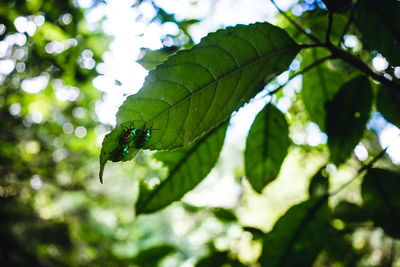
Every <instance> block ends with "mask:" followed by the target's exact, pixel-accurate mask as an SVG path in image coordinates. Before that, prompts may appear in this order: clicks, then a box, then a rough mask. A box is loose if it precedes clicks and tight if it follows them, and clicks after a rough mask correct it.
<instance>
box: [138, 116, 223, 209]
mask: <svg viewBox="0 0 400 267" xmlns="http://www.w3.org/2000/svg"><path fill="white" fill-rule="evenodd" d="M227 126H228V123H227V122H225V123H223V124H221V125H220V126H219V127H216V128H214V130H212V131H211V132H209V133H207V134H206V135H205V136H203V137H201V138H200V139H199V140H197V141H196V142H194V143H192V144H190V145H188V146H185V147H183V148H179V149H177V150H174V151H168V152H166V151H164V152H159V153H157V154H155V158H157V159H158V160H160V161H162V162H163V163H164V164H165V165H166V166H167V167H168V169H169V174H168V176H167V178H166V179H165V180H163V181H162V182H161V183H160V184H159V185H157V186H156V187H155V188H154V189H153V190H150V191H147V190H145V188H144V187H142V190H141V191H140V195H139V200H138V202H137V203H136V213H137V214H140V213H149V212H154V211H156V210H159V209H161V208H163V207H165V206H167V205H169V204H171V203H172V202H173V201H176V200H179V199H180V198H181V197H182V196H183V195H184V194H185V193H186V192H188V191H189V190H191V189H193V188H194V187H195V186H196V185H197V184H198V183H200V182H201V181H202V180H203V179H204V178H205V177H206V175H207V174H208V173H209V172H210V170H211V169H212V168H213V167H214V165H215V163H216V162H217V160H218V157H219V153H220V151H221V149H222V145H223V143H224V139H225V133H226V128H227Z"/></svg>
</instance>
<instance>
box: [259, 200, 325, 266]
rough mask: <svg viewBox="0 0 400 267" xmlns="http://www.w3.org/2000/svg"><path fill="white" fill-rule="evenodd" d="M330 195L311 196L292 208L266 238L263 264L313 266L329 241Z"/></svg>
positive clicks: (262, 255) (261, 260) (262, 258)
mask: <svg viewBox="0 0 400 267" xmlns="http://www.w3.org/2000/svg"><path fill="white" fill-rule="evenodd" d="M329 221H330V209H329V207H328V204H327V198H326V197H321V198H311V199H309V200H307V201H305V202H302V203H300V204H298V205H295V206H293V207H292V208H290V209H289V210H288V211H287V212H286V214H285V215H283V216H282V217H281V218H280V219H279V220H278V221H277V222H276V224H275V226H274V228H273V229H272V231H271V232H270V233H268V234H267V235H266V237H265V238H264V240H263V250H262V254H261V257H260V260H259V262H260V264H261V266H268V267H273V266H279V267H282V266H311V265H312V263H313V262H314V260H315V258H316V257H317V255H318V253H319V251H320V250H321V249H322V248H323V245H324V243H325V241H326V236H327V230H328V227H329Z"/></svg>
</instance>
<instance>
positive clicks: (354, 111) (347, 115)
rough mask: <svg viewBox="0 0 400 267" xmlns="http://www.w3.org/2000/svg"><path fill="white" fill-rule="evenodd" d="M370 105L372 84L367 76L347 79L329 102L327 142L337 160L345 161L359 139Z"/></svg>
mask: <svg viewBox="0 0 400 267" xmlns="http://www.w3.org/2000/svg"><path fill="white" fill-rule="evenodd" d="M371 105H372V88H371V85H370V83H369V81H368V78H366V77H364V76H359V77H357V78H354V79H352V80H351V81H349V82H347V83H345V84H344V85H343V86H342V87H341V88H340V89H339V92H338V93H337V94H336V95H335V97H334V99H333V100H332V101H328V102H327V103H326V132H327V134H328V146H329V149H330V151H331V160H332V161H333V162H334V163H335V164H340V163H342V162H344V161H345V160H346V159H347V157H348V156H349V155H350V154H351V152H352V151H353V148H354V147H355V146H356V145H357V144H358V142H359V141H360V138H361V137H362V134H363V132H364V128H365V124H366V122H367V121H368V119H369V115H370V110H371Z"/></svg>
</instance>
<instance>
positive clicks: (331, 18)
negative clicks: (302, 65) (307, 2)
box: [325, 11, 333, 43]
mask: <svg viewBox="0 0 400 267" xmlns="http://www.w3.org/2000/svg"><path fill="white" fill-rule="evenodd" d="M332 24H333V13H332V12H331V11H329V13H328V29H327V30H326V36H325V43H329V42H330V39H331V31H332Z"/></svg>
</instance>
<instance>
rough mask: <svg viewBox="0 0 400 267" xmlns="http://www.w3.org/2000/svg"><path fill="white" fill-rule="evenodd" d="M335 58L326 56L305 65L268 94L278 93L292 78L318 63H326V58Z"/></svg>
mask: <svg viewBox="0 0 400 267" xmlns="http://www.w3.org/2000/svg"><path fill="white" fill-rule="evenodd" d="M330 58H333V57H332V56H331V55H330V56H326V57H323V58H320V59H318V60H316V61H314V62H313V63H311V64H310V65H308V66H307V67H304V68H303V69H301V70H299V71H297V72H294V73H293V74H292V75H290V77H289V80H288V81H287V82H286V83H285V84H282V85H281V86H279V87H278V88H276V89H274V90H272V91H270V92H268V94H267V96H270V95H273V94H275V93H277V92H278V91H279V90H281V89H282V88H283V87H285V86H286V85H287V84H288V83H289V82H290V81H291V80H292V79H294V78H296V77H297V76H299V75H301V74H304V73H306V72H307V71H309V70H311V69H313V68H315V67H317V66H318V65H321V64H322V63H324V62H325V61H326V60H328V59H330Z"/></svg>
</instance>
